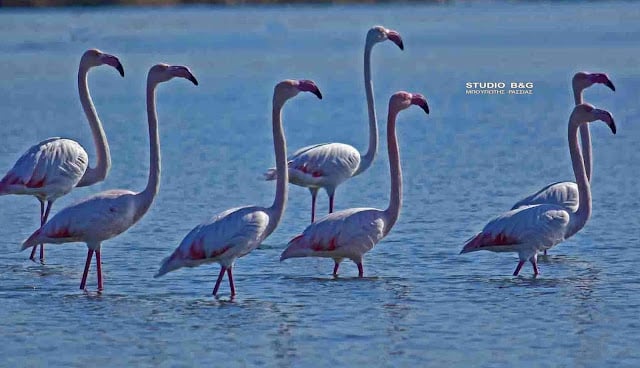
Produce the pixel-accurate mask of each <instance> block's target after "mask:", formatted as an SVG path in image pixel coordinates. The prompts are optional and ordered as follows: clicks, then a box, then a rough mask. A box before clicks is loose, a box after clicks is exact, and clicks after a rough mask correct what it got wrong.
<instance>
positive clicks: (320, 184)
mask: <svg viewBox="0 0 640 368" xmlns="http://www.w3.org/2000/svg"><path fill="white" fill-rule="evenodd" d="M386 40H390V41H392V42H393V43H395V44H396V45H398V47H399V48H400V49H401V50H403V49H404V44H403V42H402V38H401V37H400V34H399V33H398V32H396V31H393V30H390V29H386V28H384V27H382V26H375V27H373V28H371V29H370V30H369V32H368V33H367V39H366V43H365V46H364V87H365V91H366V95H367V107H368V112H369V148H368V149H367V152H366V153H365V154H364V155H361V154H360V152H358V150H357V149H355V148H354V147H352V146H350V145H348V144H343V143H322V144H315V145H311V146H307V147H303V148H300V149H299V150H297V151H296V152H294V153H293V154H292V155H291V156H290V157H289V158H288V166H289V181H290V182H291V183H292V184H295V185H298V186H301V187H305V188H309V192H311V222H313V221H314V220H315V211H316V196H317V195H318V190H319V189H320V188H324V189H325V191H326V192H327V194H328V195H329V213H331V212H333V199H334V195H335V191H336V188H337V187H338V185H340V184H341V183H343V182H344V181H345V180H347V179H349V178H351V177H354V176H356V175H359V174H361V173H363V172H364V171H365V170H367V169H368V168H369V167H370V166H371V164H372V163H373V160H374V158H375V157H376V153H377V151H378V121H377V119H376V109H375V103H374V98H373V82H372V81H371V51H372V50H373V46H375V45H376V44H378V43H380V42H384V41H386ZM276 177H277V170H275V169H273V168H272V169H269V170H268V171H267V172H266V173H265V179H266V180H275V179H276Z"/></svg>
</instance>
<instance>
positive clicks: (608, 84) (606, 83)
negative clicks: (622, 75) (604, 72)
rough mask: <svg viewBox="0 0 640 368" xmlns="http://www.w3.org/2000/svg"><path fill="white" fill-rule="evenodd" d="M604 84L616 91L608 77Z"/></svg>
mask: <svg viewBox="0 0 640 368" xmlns="http://www.w3.org/2000/svg"><path fill="white" fill-rule="evenodd" d="M604 85H605V86H607V87H609V88H610V89H611V90H612V91H613V92H615V91H616V86H614V85H613V82H612V81H611V80H610V79H609V78H607V80H606V81H605V82H604Z"/></svg>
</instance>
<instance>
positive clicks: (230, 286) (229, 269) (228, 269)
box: [227, 266, 236, 296]
mask: <svg viewBox="0 0 640 368" xmlns="http://www.w3.org/2000/svg"><path fill="white" fill-rule="evenodd" d="M232 269H233V266H231V267H229V268H227V276H229V288H230V289H231V296H235V295H236V287H235V285H234V284H233V272H232Z"/></svg>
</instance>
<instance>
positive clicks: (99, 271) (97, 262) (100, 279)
mask: <svg viewBox="0 0 640 368" xmlns="http://www.w3.org/2000/svg"><path fill="white" fill-rule="evenodd" d="M96 267H97V268H98V269H97V270H96V272H97V273H98V291H102V289H103V285H102V260H101V259H100V251H99V250H96Z"/></svg>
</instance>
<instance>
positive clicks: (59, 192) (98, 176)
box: [0, 49, 124, 261]
mask: <svg viewBox="0 0 640 368" xmlns="http://www.w3.org/2000/svg"><path fill="white" fill-rule="evenodd" d="M105 64H106V65H110V66H112V67H114V68H116V69H117V70H118V72H120V75H121V76H123V77H124V69H123V68H122V64H120V61H119V60H118V58H117V57H115V56H113V55H109V54H105V53H103V52H102V51H100V50H96V49H91V50H87V51H86V52H85V53H84V54H83V55H82V58H81V59H80V67H79V69H78V91H79V92H80V103H81V104H82V109H83V110H84V113H85V115H86V116H87V120H88V121H89V126H90V127H91V133H92V134H93V141H94V143H95V145H96V154H97V155H96V156H97V159H96V167H95V168H91V167H88V165H89V158H88V155H87V152H86V151H85V150H84V148H82V146H81V145H80V144H79V143H78V142H76V141H73V140H71V139H65V138H57V137H56V138H49V139H46V140H44V141H42V142H40V143H38V144H36V145H34V146H32V147H31V148H29V149H28V150H27V152H25V153H24V154H23V155H22V156H21V157H20V158H19V159H18V161H17V162H16V163H15V165H13V168H12V169H11V170H9V172H8V173H7V174H6V175H5V176H4V177H3V178H2V180H0V196H1V195H7V194H26V195H32V196H35V197H36V198H37V199H38V201H39V202H40V226H42V225H44V223H45V222H47V218H48V217H49V211H50V210H51V206H52V205H53V202H54V201H55V200H56V199H58V198H60V197H62V196H64V195H65V194H67V193H69V192H70V191H71V190H72V189H73V188H74V187H85V186H89V185H93V184H95V183H98V182H101V181H103V180H104V179H105V178H106V177H107V174H108V172H109V168H110V167H111V156H110V154H109V145H108V143H107V138H106V137H105V134H104V130H103V129H102V123H101V122H100V119H99V118H98V114H97V113H96V109H95V107H94V106H93V101H92V100H91V95H90V94H89V87H88V85H87V74H88V73H89V70H90V69H91V68H93V67H96V66H100V65H105ZM45 202H47V206H46V210H45ZM35 252H36V247H33V251H32V252H31V256H30V257H29V258H30V259H31V260H33V259H34V258H35ZM40 261H44V245H43V244H41V245H40Z"/></svg>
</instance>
